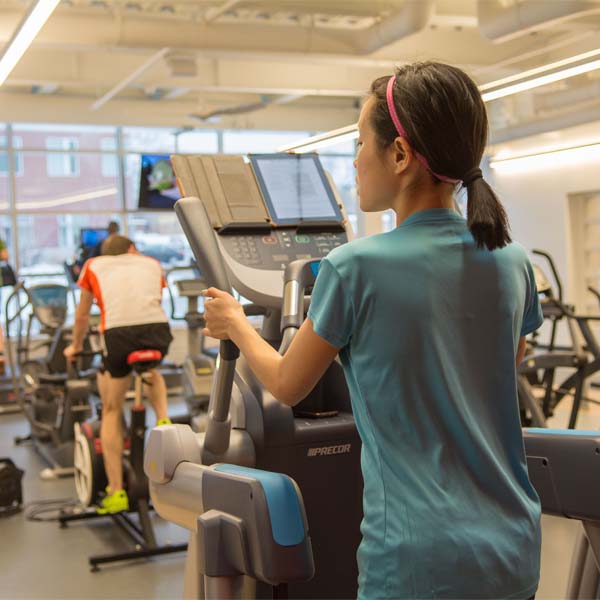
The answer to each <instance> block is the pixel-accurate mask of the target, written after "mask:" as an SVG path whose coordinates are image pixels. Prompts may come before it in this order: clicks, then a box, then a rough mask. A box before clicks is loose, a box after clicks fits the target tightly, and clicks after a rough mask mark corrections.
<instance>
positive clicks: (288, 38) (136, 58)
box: [0, 0, 600, 142]
mask: <svg viewBox="0 0 600 600" xmlns="http://www.w3.org/2000/svg"><path fill="white" fill-rule="evenodd" d="M29 4H30V3H29V2H26V1H24V0H0V44H5V43H6V42H7V41H8V40H9V39H10V37H11V35H12V34H13V33H14V31H15V29H16V28H17V27H18V24H19V22H20V20H21V19H22V18H23V16H24V14H25V13H26V11H27V9H28V7H29ZM599 28H600V2H599V1H597V0H595V1H577V0H575V1H574V0H565V1H562V0H521V1H519V0H387V1H384V0H381V1H379V0H343V1H341V0H340V1H338V0H318V1H311V0H279V1H274V0H237V1H236V0H63V1H62V2H61V4H60V5H59V7H58V8H57V9H56V11H55V12H54V14H53V15H52V16H51V17H50V19H49V21H48V23H47V24H46V25H45V26H44V28H43V29H42V31H41V32H40V34H39V36H38V38H37V39H36V40H35V42H34V44H33V45H32V47H31V48H30V49H29V50H28V52H27V53H26V54H25V56H24V57H23V59H22V60H21V62H20V63H19V64H18V65H17V67H16V68H15V69H14V71H13V72H12V74H11V75H10V76H9V78H8V79H7V81H6V82H5V84H4V85H3V86H2V87H1V88H0V119H1V120H6V121H44V122H77V123H107V124H108V123H109V124H130V125H142V124H143V125H161V126H174V127H201V128H202V127H232V128H233V127H235V128H266V129H305V130H306V129H308V130H328V129H333V128H336V127H341V126H344V125H347V124H349V123H352V122H354V121H356V118H357V114H358V106H359V103H360V99H361V97H362V95H363V94H364V92H365V91H366V89H367V88H368V86H369V83H370V82H371V80H372V79H374V78H375V77H377V76H380V75H383V74H386V73H390V72H391V70H392V68H393V66H394V65H396V64H399V63H403V62H411V61H415V60H426V59H434V60H441V61H445V62H450V63H453V64H457V65H459V66H461V67H463V68H464V69H466V70H467V71H468V72H469V73H470V74H471V75H472V76H473V77H474V78H475V80H476V81H477V82H478V83H480V84H482V83H486V82H490V81H494V80H496V79H499V78H501V77H504V76H506V75H512V74H515V73H519V72H521V71H523V70H526V69H529V68H532V67H537V66H540V65H544V64H547V63H549V62H553V61H555V60H559V59H562V58H566V57H570V56H573V55H576V54H579V53H582V52H585V51H588V50H592V49H595V48H599V47H600V33H598V31H599ZM491 38H496V39H491ZM599 77H600V71H597V72H592V73H591V74H588V75H583V76H579V77H577V78H573V79H570V80H566V81H563V82H559V83H556V84H552V85H549V86H545V87H543V88H539V89H537V90H534V91H532V92H527V93H521V94H518V95H516V96H512V97H509V98H506V99H500V100H495V101H492V102H490V103H489V105H488V109H489V113H490V120H491V122H492V131H493V139H494V140H495V141H496V142H498V141H503V140H508V139H514V138H519V137H523V135H525V134H526V135H533V134H540V133H543V132H545V131H554V130H556V129H565V128H568V127H571V126H576V125H582V124H584V123H591V122H596V121H599V120H600V93H599V92H600V78H599ZM221 111H224V112H225V113H228V112H229V113H232V112H233V113H239V114H225V115H223V116H222V118H221V120H220V121H219V122H215V121H216V119H215V118H214V117H215V116H218V115H213V119H210V120H209V121H206V120H201V119H199V118H194V116H193V115H200V117H201V118H202V117H204V118H205V119H206V118H207V117H209V116H210V115H211V114H213V113H219V112H221Z"/></svg>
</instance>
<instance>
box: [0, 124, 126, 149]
mask: <svg viewBox="0 0 600 600" xmlns="http://www.w3.org/2000/svg"><path fill="white" fill-rule="evenodd" d="M116 132H117V129H116V127H106V126H99V125H53V124H52V125H50V124H49V125H44V124H39V123H15V124H14V125H13V134H15V135H19V136H21V137H22V138H23V140H24V145H23V147H24V148H26V149H27V150H45V149H46V148H49V146H47V140H48V138H58V139H65V138H67V139H74V140H76V141H77V146H76V149H77V150H101V149H102V143H103V142H102V140H104V139H107V138H109V137H112V138H113V139H114V140H115V143H116ZM0 133H1V132H0ZM54 149H57V150H70V149H71V148H54ZM115 149H116V146H115Z"/></svg>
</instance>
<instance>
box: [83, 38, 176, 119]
mask: <svg viewBox="0 0 600 600" xmlns="http://www.w3.org/2000/svg"><path fill="white" fill-rule="evenodd" d="M168 51H169V49H168V48H161V49H160V50H159V51H158V52H156V53H155V54H153V55H152V56H151V57H150V58H149V59H148V60H147V61H146V62H145V63H144V64H143V65H142V66H140V67H139V68H138V69H136V70H135V71H134V72H133V73H131V75H128V76H127V77H125V79H123V80H122V81H120V82H119V83H117V85H115V86H114V87H113V88H112V89H111V90H109V91H108V92H106V94H104V96H102V98H99V99H98V100H96V102H94V103H93V104H92V105H91V106H90V109H91V110H98V109H99V108H100V107H101V106H104V105H105V104H106V103H107V102H108V101H109V100H110V99H112V98H114V97H115V96H116V95H117V94H118V93H119V92H120V91H121V90H124V89H125V88H126V87H127V86H129V85H130V84H131V83H133V82H134V81H135V80H136V79H137V78H138V77H139V76H140V75H142V73H145V72H146V71H147V70H148V69H149V68H150V67H153V66H154V65H155V64H156V63H157V62H158V61H159V60H162V58H164V57H165V56H166V54H167V52H168Z"/></svg>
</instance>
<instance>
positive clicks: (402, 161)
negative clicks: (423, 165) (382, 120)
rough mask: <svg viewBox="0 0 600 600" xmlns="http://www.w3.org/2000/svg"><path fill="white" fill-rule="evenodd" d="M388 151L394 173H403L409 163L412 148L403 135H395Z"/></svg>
mask: <svg viewBox="0 0 600 600" xmlns="http://www.w3.org/2000/svg"><path fill="white" fill-rule="evenodd" d="M390 152H391V159H392V162H393V169H394V174H395V175H399V174H400V173H403V172H404V171H405V170H406V169H407V167H408V165H409V164H410V160H411V158H412V149H411V147H410V145H409V143H408V142H407V141H406V140H405V139H404V138H403V137H397V138H396V139H395V140H394V141H393V143H392V145H391V146H390Z"/></svg>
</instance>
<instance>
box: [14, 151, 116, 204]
mask: <svg viewBox="0 0 600 600" xmlns="http://www.w3.org/2000/svg"><path fill="white" fill-rule="evenodd" d="M109 156H112V160H113V162H116V161H117V155H109ZM50 157H52V158H53V159H56V160H57V161H62V162H61V163H60V168H61V169H63V171H61V172H63V173H67V172H74V171H75V170H77V175H66V174H64V175H63V176H60V177H59V176H50V175H49V174H48V173H47V171H46V169H47V167H49V166H50V164H51V163H50V162H49V158H50ZM72 158H76V163H74V162H73V161H72V160H71V159H72ZM102 160H103V155H101V154H66V153H52V154H51V153H45V152H24V153H23V172H24V173H25V174H26V176H25V177H17V179H16V185H15V187H16V189H15V196H16V205H17V209H18V210H22V211H37V212H39V211H46V210H49V211H59V210H72V211H78V212H79V211H82V212H83V211H89V210H118V209H119V207H120V205H119V186H118V178H117V177H116V176H112V177H111V176H104V175H103V173H102ZM105 160H108V159H105ZM55 166H56V165H55ZM56 168H57V169H58V166H56Z"/></svg>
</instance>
